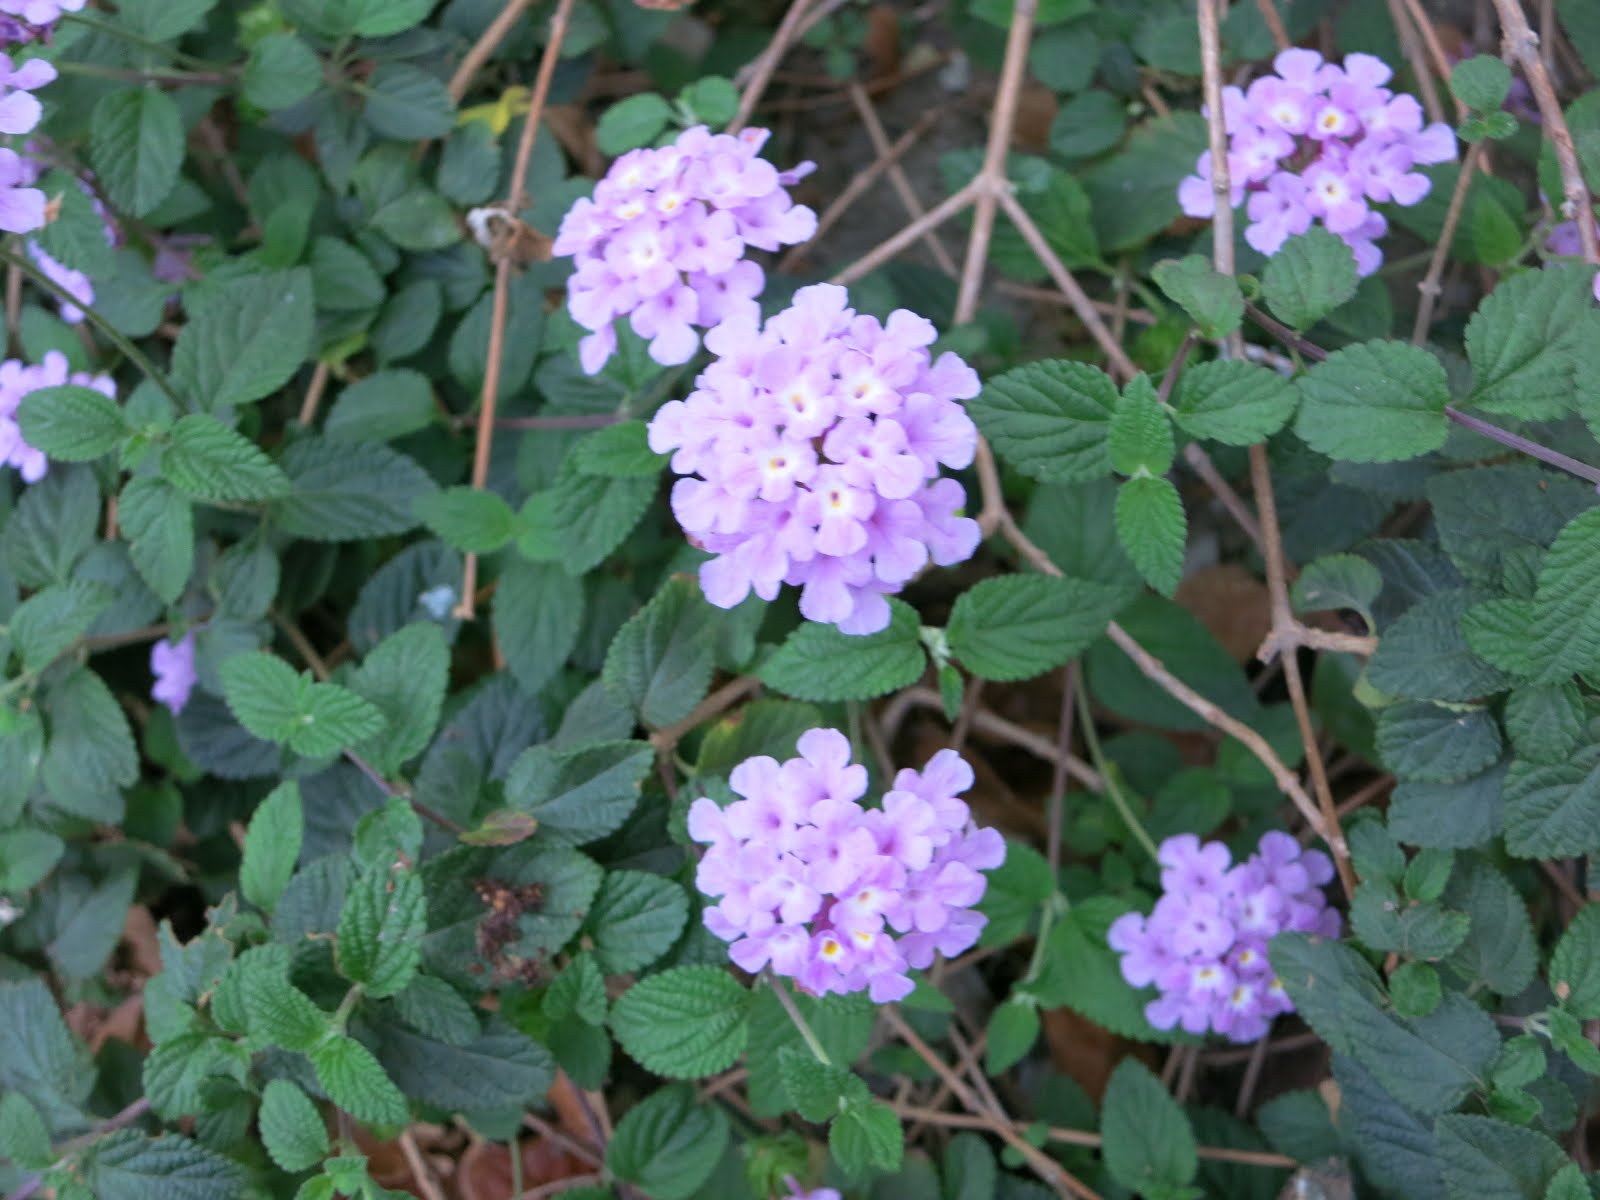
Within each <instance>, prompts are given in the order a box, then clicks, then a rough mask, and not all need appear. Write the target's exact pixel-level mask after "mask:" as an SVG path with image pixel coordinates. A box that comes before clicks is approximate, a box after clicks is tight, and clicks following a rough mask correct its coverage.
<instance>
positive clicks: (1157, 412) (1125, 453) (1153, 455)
mask: <svg viewBox="0 0 1600 1200" xmlns="http://www.w3.org/2000/svg"><path fill="white" fill-rule="evenodd" d="M1106 449H1107V451H1108V452H1109V453H1110V455H1111V466H1112V469H1113V470H1115V471H1116V472H1117V473H1118V474H1119V475H1139V474H1141V473H1144V474H1149V475H1164V474H1166V473H1167V471H1168V470H1170V469H1171V467H1172V460H1173V457H1174V455H1175V453H1176V448H1175V446H1174V445H1173V437H1172V422H1171V421H1169V420H1168V419H1167V414H1166V413H1165V412H1163V411H1162V408H1161V402H1160V401H1159V400H1157V399H1156V389H1155V386H1154V385H1153V384H1151V382H1150V377H1149V376H1148V375H1139V376H1136V377H1135V378H1133V379H1132V380H1130V381H1129V382H1128V384H1127V385H1126V386H1125V387H1124V388H1123V389H1122V395H1121V396H1120V397H1119V398H1118V400H1117V409H1116V411H1115V412H1114V413H1112V414H1111V429H1110V431H1109V433H1108V434H1107V438H1106Z"/></svg>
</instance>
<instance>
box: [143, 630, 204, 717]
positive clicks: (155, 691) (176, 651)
mask: <svg viewBox="0 0 1600 1200" xmlns="http://www.w3.org/2000/svg"><path fill="white" fill-rule="evenodd" d="M150 672H151V674H153V675H154V676H155V677H156V681H155V684H154V686H152V687H151V689H150V698H151V699H152V700H155V701H158V702H159V703H161V704H165V705H166V706H167V708H168V709H170V710H171V712H172V715H173V716H177V715H178V714H179V713H180V712H182V711H183V706H184V705H185V704H188V703H189V693H190V692H192V691H194V685H195V678H196V676H195V667H194V630H192V629H191V630H189V631H188V632H187V633H185V634H184V635H183V636H182V637H181V638H179V639H178V640H177V641H175V642H173V641H168V640H167V639H166V638H162V639H161V640H160V641H159V642H157V643H156V644H155V645H153V646H151V647H150Z"/></svg>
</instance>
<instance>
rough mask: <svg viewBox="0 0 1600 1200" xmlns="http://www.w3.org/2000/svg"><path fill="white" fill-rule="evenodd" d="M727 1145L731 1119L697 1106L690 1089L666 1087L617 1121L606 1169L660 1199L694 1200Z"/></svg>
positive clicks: (720, 1111)
mask: <svg viewBox="0 0 1600 1200" xmlns="http://www.w3.org/2000/svg"><path fill="white" fill-rule="evenodd" d="M727 1145H728V1118H727V1115H726V1114H725V1113H723V1111H722V1110H721V1109H720V1108H713V1107H711V1106H709V1105H701V1104H696V1103H695V1102H694V1092H693V1091H692V1090H691V1089H689V1088H687V1087H666V1088H661V1089H660V1090H659V1091H657V1092H655V1093H654V1094H653V1095H651V1096H649V1097H647V1098H646V1099H644V1100H642V1101H640V1102H639V1103H638V1104H636V1105H635V1106H634V1107H633V1108H631V1109H629V1110H628V1112H627V1113H625V1114H624V1115H623V1118H622V1120H621V1121H619V1122H617V1129H616V1133H615V1134H613V1136H612V1138H611V1142H610V1144H609V1145H608V1146H607V1147H606V1166H607V1167H609V1168H610V1169H611V1170H612V1171H613V1172H615V1174H616V1175H617V1177H618V1178H619V1179H624V1180H627V1181H628V1182H630V1183H633V1184H637V1185H638V1186H639V1187H640V1188H642V1189H643V1190H644V1191H645V1193H646V1194H648V1195H650V1196H652V1197H655V1200H689V1197H691V1196H694V1195H697V1194H699V1192H700V1188H701V1186H702V1185H703V1184H705V1182H706V1181H707V1180H708V1179H710V1178H711V1176H712V1173H713V1172H715V1171H716V1169H717V1163H718V1162H719V1161H721V1159H722V1153H723V1151H724V1150H725V1149H726V1148H727Z"/></svg>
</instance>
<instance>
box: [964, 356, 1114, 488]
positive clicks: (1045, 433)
mask: <svg viewBox="0 0 1600 1200" xmlns="http://www.w3.org/2000/svg"><path fill="white" fill-rule="evenodd" d="M1116 407H1117V389H1116V385H1115V384H1113V383H1112V382H1111V379H1110V377H1109V376H1108V375H1106V373H1105V372H1104V371H1100V370H1097V369H1096V368H1094V367H1090V366H1087V365H1086V364H1084V363H1078V362H1068V361H1066V360H1064V359H1056V360H1051V361H1048V362H1038V363H1030V364H1028V365H1027V366H1023V367H1017V368H1015V369H1014V370H1011V371H1007V372H1006V373H1005V374H1004V375H1000V376H998V377H996V378H994V379H991V380H990V381H989V382H988V384H987V385H986V386H985V387H984V389H983V391H982V392H981V393H980V394H979V395H978V396H977V397H975V398H974V399H972V400H969V401H968V402H967V411H968V412H969V413H970V414H971V415H972V419H973V420H974V421H976V422H977V423H978V428H979V429H981V430H982V431H983V433H984V435H985V436H987V437H988V439H989V440H990V441H991V442H992V443H993V444H994V447H995V449H996V450H997V451H999V453H1000V455H1001V456H1002V457H1003V458H1004V459H1005V460H1006V461H1007V462H1008V463H1010V464H1011V465H1012V466H1013V467H1015V468H1016V469H1017V470H1019V471H1021V472H1022V473H1023V474H1024V475H1029V476H1032V477H1033V478H1034V479H1039V480H1042V481H1044V482H1046V483H1071V482H1077V481H1083V480H1090V479H1098V478H1100V477H1101V476H1103V475H1106V474H1109V473H1110V470H1111V456H1110V454H1109V453H1108V452H1107V450H1106V439H1107V435H1108V433H1109V430H1110V426H1111V415H1112V413H1113V412H1115V411H1116Z"/></svg>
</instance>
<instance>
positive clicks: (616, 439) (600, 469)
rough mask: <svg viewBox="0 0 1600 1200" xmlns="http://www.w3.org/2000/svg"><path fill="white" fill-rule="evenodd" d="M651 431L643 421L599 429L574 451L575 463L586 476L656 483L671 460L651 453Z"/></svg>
mask: <svg viewBox="0 0 1600 1200" xmlns="http://www.w3.org/2000/svg"><path fill="white" fill-rule="evenodd" d="M648 429H649V425H647V424H646V423H645V422H644V421H623V422H621V423H619V424H616V425H611V426H608V427H607V428H605V429H597V430H595V431H594V432H593V433H591V434H587V435H586V436H584V437H583V438H582V439H581V440H580V441H579V442H578V444H577V445H576V446H574V447H573V448H572V458H573V461H574V462H576V463H577V464H578V470H580V471H582V472H583V473H584V474H586V475H606V476H610V477H611V478H613V479H620V478H625V477H634V476H637V477H640V478H644V479H654V478H655V477H656V476H657V475H660V474H661V471H662V469H663V468H664V467H665V466H666V465H667V462H668V456H667V455H665V454H657V453H656V452H655V451H654V450H652V449H650V443H649V442H648V441H647V440H646V439H647V431H648Z"/></svg>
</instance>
